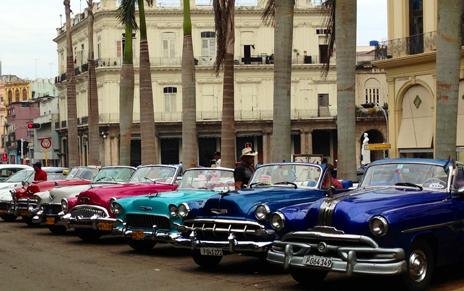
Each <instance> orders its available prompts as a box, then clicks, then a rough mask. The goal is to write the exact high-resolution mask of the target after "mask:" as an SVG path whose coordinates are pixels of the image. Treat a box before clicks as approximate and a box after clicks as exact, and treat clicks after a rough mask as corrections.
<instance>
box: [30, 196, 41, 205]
mask: <svg viewBox="0 0 464 291" xmlns="http://www.w3.org/2000/svg"><path fill="white" fill-rule="evenodd" d="M32 199H34V200H35V201H36V202H37V204H40V201H42V199H41V198H40V196H37V195H34V196H32Z"/></svg>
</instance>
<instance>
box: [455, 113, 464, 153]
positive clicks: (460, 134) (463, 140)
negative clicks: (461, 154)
mask: <svg viewBox="0 0 464 291" xmlns="http://www.w3.org/2000/svg"><path fill="white" fill-rule="evenodd" d="M456 145H457V146H458V147H464V114H463V115H458V124H457V137H456Z"/></svg>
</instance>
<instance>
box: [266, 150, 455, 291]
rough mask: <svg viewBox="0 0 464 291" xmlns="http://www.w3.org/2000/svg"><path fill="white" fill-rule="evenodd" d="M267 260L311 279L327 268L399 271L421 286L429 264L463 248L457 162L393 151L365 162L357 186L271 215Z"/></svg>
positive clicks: (349, 271) (425, 283) (451, 256)
mask: <svg viewBox="0 0 464 291" xmlns="http://www.w3.org/2000/svg"><path fill="white" fill-rule="evenodd" d="M270 220H271V224H272V226H273V228H274V229H275V230H277V231H278V232H282V233H283V232H287V231H292V232H290V233H287V234H286V235H284V236H283V237H282V238H281V240H280V241H276V242H275V243H274V244H273V245H272V247H271V250H270V251H269V252H268V261H270V262H273V263H278V264H282V265H283V266H284V267H285V268H288V269H289V270H290V273H291V275H292V276H293V278H294V279H295V280H297V281H299V282H300V283H303V284H307V285H311V286H314V285H315V284H317V282H318V281H319V282H320V281H322V280H323V279H324V278H325V276H326V275H327V273H328V272H329V271H334V272H342V273H347V274H380V275H397V274H398V275H400V274H401V275H402V278H403V280H404V283H405V284H406V286H407V287H408V288H409V289H410V290H423V289H425V288H427V286H428V285H429V283H430V280H431V276H432V272H433V270H434V267H435V266H440V265H445V264H450V263H455V262H458V261H461V260H462V259H463V255H464V248H463V247H462V246H463V242H464V232H463V226H464V166H463V165H460V164H455V163H453V162H452V161H439V160H423V159H393V160H384V161H377V162H374V163H372V164H371V165H370V166H369V167H368V169H367V171H366V173H365V176H364V179H363V181H362V183H361V184H360V186H359V188H358V189H356V190H354V191H351V192H347V193H343V194H341V195H334V196H333V197H327V198H324V199H321V200H319V201H317V202H316V203H312V204H301V205H296V206H291V207H286V208H282V209H280V210H279V211H277V212H275V213H273V214H272V215H271V218H270Z"/></svg>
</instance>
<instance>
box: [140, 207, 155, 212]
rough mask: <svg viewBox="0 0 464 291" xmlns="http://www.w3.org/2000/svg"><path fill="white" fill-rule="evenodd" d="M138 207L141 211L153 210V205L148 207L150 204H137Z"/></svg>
mask: <svg viewBox="0 0 464 291" xmlns="http://www.w3.org/2000/svg"><path fill="white" fill-rule="evenodd" d="M138 208H139V209H140V210H143V211H150V210H153V207H150V206H139V207H138Z"/></svg>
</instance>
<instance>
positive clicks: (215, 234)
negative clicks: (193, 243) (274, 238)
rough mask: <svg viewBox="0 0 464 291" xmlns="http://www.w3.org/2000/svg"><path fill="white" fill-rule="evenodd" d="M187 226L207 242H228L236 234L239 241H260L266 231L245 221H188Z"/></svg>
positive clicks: (253, 223) (260, 226)
mask: <svg viewBox="0 0 464 291" xmlns="http://www.w3.org/2000/svg"><path fill="white" fill-rule="evenodd" d="M185 225H186V226H189V227H191V228H193V229H194V230H195V231H196V233H197V236H198V238H199V239H205V240H218V239H219V240H227V236H228V235H229V234H230V233H233V234H235V236H236V238H237V239H238V240H240V239H250V238H253V239H254V240H259V237H262V234H263V233H264V231H265V229H264V226H263V225H261V224H259V223H257V222H253V221H244V220H225V219H195V220H190V221H186V222H185Z"/></svg>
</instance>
